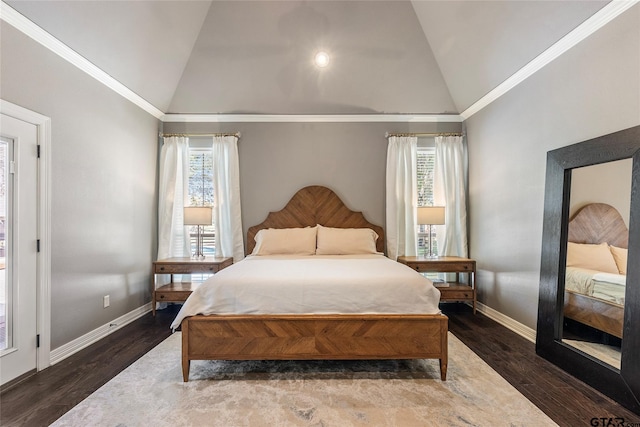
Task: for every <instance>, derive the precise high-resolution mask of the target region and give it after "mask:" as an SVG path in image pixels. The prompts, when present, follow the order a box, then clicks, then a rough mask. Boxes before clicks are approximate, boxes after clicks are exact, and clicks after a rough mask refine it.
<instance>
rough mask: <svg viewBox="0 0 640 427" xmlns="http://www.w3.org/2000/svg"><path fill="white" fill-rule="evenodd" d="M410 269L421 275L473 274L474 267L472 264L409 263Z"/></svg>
mask: <svg viewBox="0 0 640 427" xmlns="http://www.w3.org/2000/svg"><path fill="white" fill-rule="evenodd" d="M407 265H408V266H409V267H411V268H412V269H414V270H415V271H418V272H420V273H432V272H433V273H436V272H445V271H446V272H447V273H469V272H473V270H474V269H473V265H471V264H451V263H449V264H446V265H444V264H440V263H438V262H431V263H428V264H426V263H412V262H410V263H407Z"/></svg>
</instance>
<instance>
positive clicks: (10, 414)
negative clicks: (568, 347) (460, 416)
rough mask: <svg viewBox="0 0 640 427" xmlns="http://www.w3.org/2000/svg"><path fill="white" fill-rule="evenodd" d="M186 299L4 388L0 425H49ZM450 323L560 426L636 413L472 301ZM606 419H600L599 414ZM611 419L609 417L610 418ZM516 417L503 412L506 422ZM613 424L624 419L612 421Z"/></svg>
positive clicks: (148, 344) (160, 334)
mask: <svg viewBox="0 0 640 427" xmlns="http://www.w3.org/2000/svg"><path fill="white" fill-rule="evenodd" d="M177 308H178V306H170V307H169V308H168V309H166V310H161V311H158V315H157V316H156V317H155V318H153V317H152V316H151V314H148V315H146V316H144V317H143V318H141V319H138V320H137V321H135V322H133V323H131V324H129V325H127V326H125V327H123V328H122V329H120V330H118V331H116V332H114V333H113V334H111V335H109V336H108V337H106V338H104V339H102V340H101V341H100V342H98V343H96V344H94V345H92V346H90V347H88V348H86V349H84V350H82V351H80V352H78V353H76V354H74V355H73V356H71V357H69V358H67V359H65V360H63V361H62V362H60V363H58V364H56V365H54V366H51V367H50V368H48V369H45V370H43V371H41V372H39V373H37V374H35V375H33V376H32V377H30V378H28V379H26V380H25V381H23V382H22V383H20V384H18V385H16V386H15V387H13V388H11V389H8V390H5V391H3V392H2V394H1V395H0V425H2V426H36V427H40V426H47V425H49V424H50V423H52V422H53V421H55V420H56V419H58V418H59V417H60V416H62V415H63V414H64V413H65V412H67V411H68V410H70V409H71V408H72V407H73V406H75V405H77V404H78V403H80V402H81V401H82V400H83V399H84V398H86V397H87V396H89V395H90V394H91V393H92V392H93V391H95V390H96V389H98V388H99V387H100V386H102V385H103V384H105V383H106V382H107V381H109V380H110V379H111V378H113V377H114V376H115V375H117V374H118V373H119V372H121V371H122V370H123V369H125V368H126V367H127V366H129V365H130V364H131V363H133V362H134V361H135V360H137V359H138V358H139V357H140V356H142V355H143V354H145V353H146V352H148V351H149V350H150V349H152V348H153V347H154V346H156V345H157V344H158V343H160V342H161V341H162V340H164V339H165V338H167V337H168V336H169V334H170V331H169V324H170V323H171V321H172V320H173V317H174V316H175V314H176V313H177ZM443 311H444V312H445V313H446V314H447V315H448V316H449V330H450V331H451V332H452V333H453V334H454V335H455V336H456V337H458V338H459V339H460V340H461V341H462V342H464V343H465V344H466V345H467V346H468V347H469V348H471V349H472V350H473V351H474V352H475V353H476V354H478V355H479V356H480V357H481V358H482V359H483V360H484V361H485V362H487V363H488V364H489V365H490V366H491V367H492V368H493V369H494V370H496V371H497V372H498V373H500V375H502V376H503V377H504V378H505V379H506V380H507V381H509V383H511V384H512V385H513V386H514V387H515V388H516V389H518V390H519V391H520V392H521V393H522V394H523V395H524V396H526V397H527V398H528V399H529V400H530V401H531V402H533V403H534V404H535V405H536V406H538V407H539V408H540V409H541V410H542V411H544V412H545V413H546V414H547V415H548V416H549V417H551V418H552V419H553V420H554V421H555V422H556V423H557V424H559V425H560V426H601V425H609V424H606V423H605V420H606V421H608V419H609V418H612V419H613V418H623V419H624V423H625V424H623V425H625V426H627V425H640V415H635V414H633V413H632V412H630V411H628V410H626V409H625V408H623V407H622V406H620V405H618V404H616V403H615V402H613V401H612V400H610V399H609V398H607V397H605V396H604V395H602V394H600V393H599V392H597V391H595V390H594V389H592V388H590V387H589V386H587V385H586V384H584V383H582V382H581V381H579V380H576V379H575V378H573V377H571V376H570V375H568V374H566V373H565V372H564V371H562V370H560V369H559V368H556V367H555V366H554V365H551V364H550V363H548V362H547V361H545V360H544V359H542V358H540V357H538V356H536V354H535V347H534V344H533V343H531V342H529V341H527V340H526V339H524V338H522V337H520V336H519V335H517V334H515V333H514V332H511V331H510V330H508V329H507V328H505V327H503V326H501V325H499V324H498V323H496V322H494V321H492V320H491V319H489V318H487V317H485V316H483V315H482V314H477V315H475V316H474V315H473V313H472V312H471V309H470V307H468V306H466V305H461V304H445V305H443ZM593 418H597V419H599V420H598V421H597V422H598V423H597V424H594V423H593V422H592V421H591V420H592V419H593ZM603 419H605V420H603ZM508 421H509V420H496V424H501V425H505V424H508ZM610 425H618V424H617V423H612V424H610Z"/></svg>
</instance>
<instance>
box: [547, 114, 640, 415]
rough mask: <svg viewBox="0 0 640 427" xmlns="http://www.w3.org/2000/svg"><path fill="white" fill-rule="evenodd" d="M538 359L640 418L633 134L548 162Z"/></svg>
mask: <svg viewBox="0 0 640 427" xmlns="http://www.w3.org/2000/svg"><path fill="white" fill-rule="evenodd" d="M542 234H543V236H542V253H541V263H540V293H539V301H538V325H537V330H536V353H537V354H538V355H540V356H542V357H543V358H545V359H547V360H549V361H551V362H552V363H554V364H555V365H557V366H559V367H560V368H562V369H564V370H565V371H567V372H569V373H570V374H572V375H574V376H575V377H577V378H579V379H581V380H582V381H584V382H586V383H587V384H589V385H591V386H593V387H594V388H596V389H598V390H600V391H601V392H602V393H604V394H606V395H607V396H609V397H611V398H612V399H614V400H616V401H617V402H619V403H620V404H622V405H624V406H625V407H627V408H629V409H630V410H632V411H634V412H636V413H638V414H640V329H639V328H638V327H637V325H639V324H640V263H638V262H636V263H634V262H628V263H627V261H626V260H627V259H629V260H634V259H640V126H636V127H633V128H629V129H625V130H622V131H619V132H615V133H612V134H609V135H604V136H601V137H597V138H594V139H591V140H588V141H584V142H581V143H578V144H573V145H569V146H566V147H562V148H559V149H557V150H553V151H550V152H548V153H547V171H546V177H545V201H544V220H543V231H542Z"/></svg>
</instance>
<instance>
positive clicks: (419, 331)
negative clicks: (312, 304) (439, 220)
mask: <svg viewBox="0 0 640 427" xmlns="http://www.w3.org/2000/svg"><path fill="white" fill-rule="evenodd" d="M316 224H320V225H324V226H326V227H336V228H371V229H373V230H374V231H375V232H376V233H378V235H379V236H380V237H379V238H378V241H377V249H378V251H380V252H383V249H384V230H383V229H382V227H380V226H377V225H374V224H371V223H369V222H368V221H367V220H366V219H365V218H364V216H363V215H362V213H360V212H354V211H351V210H350V209H348V208H347V207H346V206H345V205H344V203H343V202H342V201H341V200H340V198H339V197H338V196H337V195H336V194H335V193H334V192H333V191H331V190H330V189H328V188H326V187H321V186H310V187H305V188H303V189H301V190H299V191H298V192H297V193H296V194H295V195H294V196H293V198H292V199H291V200H290V201H289V203H288V204H287V205H286V206H285V207H284V209H282V210H281V211H279V212H271V213H269V215H268V216H267V219H266V220H265V221H264V222H262V223H261V224H258V225H256V226H254V227H251V228H249V230H248V233H247V252H248V253H251V251H252V250H253V247H254V245H255V241H254V237H255V235H256V233H257V232H258V231H259V230H261V229H263V228H289V227H306V226H315V225H316ZM181 329H182V375H183V379H184V381H185V382H186V381H188V380H189V367H190V362H191V361H192V360H312V359H322V360H340V359H342V360H346V359H349V360H356V359H439V362H440V378H441V380H442V381H445V380H446V376H447V360H448V355H447V350H448V340H447V331H448V318H447V317H446V316H445V315H443V314H423V315H416V314H411V315H409V314H407V315H405V314H397V315H395V314H394V315H388V314H385V315H381V314H344V315H337V314H336V315H315V314H308V315H209V316H191V317H187V318H185V319H184V320H183V321H182V325H181Z"/></svg>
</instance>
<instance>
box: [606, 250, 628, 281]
mask: <svg viewBox="0 0 640 427" xmlns="http://www.w3.org/2000/svg"><path fill="white" fill-rule="evenodd" d="M609 249H611V254H612V255H613V259H614V260H615V261H616V265H617V266H618V273H620V274H624V275H626V274H627V254H628V253H629V250H628V249H625V248H619V247H617V246H609Z"/></svg>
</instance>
